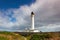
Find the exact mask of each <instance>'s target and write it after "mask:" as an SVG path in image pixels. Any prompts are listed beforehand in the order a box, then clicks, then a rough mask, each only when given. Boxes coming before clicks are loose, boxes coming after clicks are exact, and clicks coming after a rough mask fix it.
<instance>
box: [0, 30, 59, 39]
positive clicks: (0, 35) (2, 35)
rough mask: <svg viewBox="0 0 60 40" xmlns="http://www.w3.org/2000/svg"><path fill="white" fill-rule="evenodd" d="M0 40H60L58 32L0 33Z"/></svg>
mask: <svg viewBox="0 0 60 40" xmlns="http://www.w3.org/2000/svg"><path fill="white" fill-rule="evenodd" d="M0 40H60V32H46V33H27V32H6V31H4V32H0Z"/></svg>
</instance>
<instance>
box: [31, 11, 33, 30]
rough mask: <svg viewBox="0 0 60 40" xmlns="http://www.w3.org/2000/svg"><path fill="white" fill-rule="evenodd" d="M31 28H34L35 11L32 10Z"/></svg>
mask: <svg viewBox="0 0 60 40" xmlns="http://www.w3.org/2000/svg"><path fill="white" fill-rule="evenodd" d="M31 30H34V13H33V12H31Z"/></svg>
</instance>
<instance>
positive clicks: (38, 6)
mask: <svg viewBox="0 0 60 40" xmlns="http://www.w3.org/2000/svg"><path fill="white" fill-rule="evenodd" d="M32 11H33V12H34V14H35V28H37V29H38V30H40V31H44V32H46V31H48V32H50V31H60V0H0V30H6V31H17V30H24V29H26V28H31V17H30V16H31V12H32Z"/></svg>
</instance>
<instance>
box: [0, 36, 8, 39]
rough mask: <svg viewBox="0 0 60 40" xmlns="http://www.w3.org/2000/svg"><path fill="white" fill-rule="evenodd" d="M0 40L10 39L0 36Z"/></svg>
mask: <svg viewBox="0 0 60 40" xmlns="http://www.w3.org/2000/svg"><path fill="white" fill-rule="evenodd" d="M0 40H8V38H6V37H1V36H0Z"/></svg>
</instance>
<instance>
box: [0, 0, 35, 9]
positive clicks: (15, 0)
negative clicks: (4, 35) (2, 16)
mask: <svg viewBox="0 0 60 40" xmlns="http://www.w3.org/2000/svg"><path fill="white" fill-rule="evenodd" d="M34 2H35V0H0V9H9V8H19V6H21V5H30V4H31V3H34Z"/></svg>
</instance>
